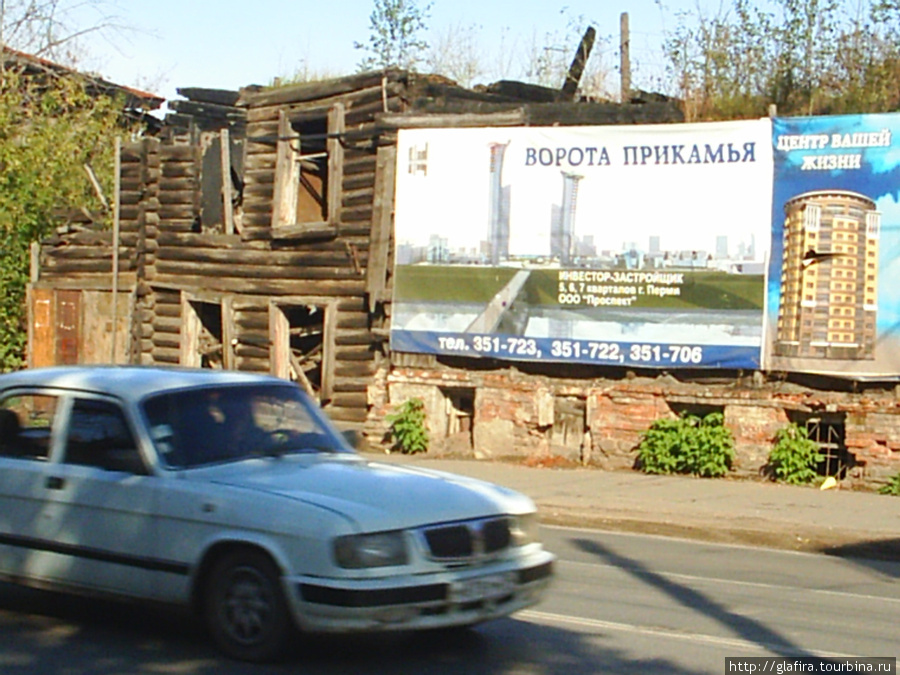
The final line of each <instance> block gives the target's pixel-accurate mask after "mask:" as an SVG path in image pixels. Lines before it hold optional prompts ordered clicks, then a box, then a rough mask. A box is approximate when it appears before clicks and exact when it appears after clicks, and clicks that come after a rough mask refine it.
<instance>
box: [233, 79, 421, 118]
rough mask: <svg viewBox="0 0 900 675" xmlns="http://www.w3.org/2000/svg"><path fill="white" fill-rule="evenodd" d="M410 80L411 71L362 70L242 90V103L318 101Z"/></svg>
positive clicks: (271, 104)
mask: <svg viewBox="0 0 900 675" xmlns="http://www.w3.org/2000/svg"><path fill="white" fill-rule="evenodd" d="M406 79H407V74H406V72H405V71H402V70H395V69H391V70H387V71H385V72H384V73H382V72H377V73H362V74H360V75H351V76H348V77H341V78H337V79H333V80H323V81H319V82H304V83H302V84H296V85H293V86H288V87H280V88H277V89H266V90H264V91H261V92H247V91H243V92H241V101H240V104H243V105H247V106H248V107H249V108H250V109H254V108H264V107H267V106H275V105H284V104H289V103H297V102H301V101H315V100H316V99H323V98H328V97H330V96H339V95H342V94H349V93H352V92H356V91H359V90H361V89H368V88H370V87H376V86H378V87H380V86H382V82H383V83H384V86H385V87H387V86H388V85H390V84H391V83H394V82H400V83H403V82H405V81H406Z"/></svg>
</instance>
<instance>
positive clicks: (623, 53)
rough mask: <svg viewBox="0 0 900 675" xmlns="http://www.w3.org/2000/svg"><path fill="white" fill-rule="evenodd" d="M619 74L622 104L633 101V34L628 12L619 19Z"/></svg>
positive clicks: (623, 13)
mask: <svg viewBox="0 0 900 675" xmlns="http://www.w3.org/2000/svg"><path fill="white" fill-rule="evenodd" d="M619 72H620V75H621V80H622V94H621V96H622V103H628V101H629V100H630V99H631V34H630V33H629V31H628V12H622V15H621V16H620V17H619Z"/></svg>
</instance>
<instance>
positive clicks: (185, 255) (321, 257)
mask: <svg viewBox="0 0 900 675" xmlns="http://www.w3.org/2000/svg"><path fill="white" fill-rule="evenodd" d="M159 259H160V260H166V261H180V262H196V263H203V264H206V263H210V264H225V265H231V266H234V267H238V266H244V265H247V266H254V265H258V266H262V267H270V268H273V270H274V271H275V274H276V275H277V274H279V272H278V269H281V268H291V267H332V268H343V267H345V266H347V265H352V260H351V259H350V257H349V255H348V253H347V251H346V249H345V248H344V247H341V248H339V249H326V250H315V249H314V250H309V251H266V250H250V249H224V248H201V247H191V246H177V247H168V248H163V249H161V250H160V253H159ZM364 259H365V255H364V254H363V255H360V256H359V260H364Z"/></svg>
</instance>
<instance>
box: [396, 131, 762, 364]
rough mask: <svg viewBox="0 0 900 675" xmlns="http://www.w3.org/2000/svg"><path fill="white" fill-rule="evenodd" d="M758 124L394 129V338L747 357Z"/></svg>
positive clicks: (587, 357)
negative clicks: (395, 131)
mask: <svg viewBox="0 0 900 675" xmlns="http://www.w3.org/2000/svg"><path fill="white" fill-rule="evenodd" d="M772 161H773V160H772V136H771V123H770V121H769V120H767V119H766V120H752V121H741V122H717V123H703V124H678V125H645V126H610V127H596V126H592V127H514V128H475V129H414V130H406V129H405V130H401V131H400V133H399V136H398V166H397V178H396V196H395V218H394V223H395V240H394V241H395V269H394V280H393V281H394V296H393V304H392V316H391V346H392V349H394V350H397V351H409V352H421V353H433V354H443V355H453V356H463V357H492V358H500V359H509V360H525V361H529V360H534V361H545V362H569V363H590V364H599V365H624V366H639V367H650V368H665V369H670V368H678V367H690V368H748V369H753V368H760V367H761V365H762V364H761V361H762V355H763V352H764V347H765V341H766V334H767V331H766V328H765V326H764V324H765V321H766V318H767V317H766V311H765V308H766V304H767V303H766V297H765V296H766V271H767V269H768V268H769V258H770V246H771V244H772V241H773V238H772V216H771V213H772V210H771V209H772V170H773V163H772Z"/></svg>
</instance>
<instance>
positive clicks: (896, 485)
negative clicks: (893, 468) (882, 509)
mask: <svg viewBox="0 0 900 675" xmlns="http://www.w3.org/2000/svg"><path fill="white" fill-rule="evenodd" d="M878 492H879V493H881V494H883V495H893V496H894V497H900V473H898V474H897V475H895V476H894V477H893V478H891V479H890V480H889V481H888V482H887V483H886V484H885V485H882V486H881V487H880V488H878Z"/></svg>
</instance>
